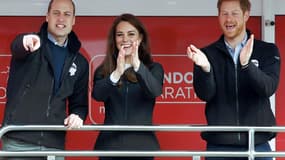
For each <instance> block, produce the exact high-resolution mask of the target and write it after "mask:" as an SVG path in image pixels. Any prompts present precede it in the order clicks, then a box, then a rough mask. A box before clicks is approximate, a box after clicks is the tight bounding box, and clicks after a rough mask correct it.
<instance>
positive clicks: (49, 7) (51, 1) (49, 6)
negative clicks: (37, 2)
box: [48, 0, 75, 15]
mask: <svg viewBox="0 0 285 160" xmlns="http://www.w3.org/2000/svg"><path fill="white" fill-rule="evenodd" d="M54 1H56V0H50V1H49V4H48V13H49V12H50V10H51V5H52V3H53V2H54ZM70 1H71V3H72V6H73V15H75V4H74V2H73V0H70Z"/></svg>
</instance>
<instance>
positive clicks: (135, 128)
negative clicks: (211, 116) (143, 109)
mask: <svg viewBox="0 0 285 160" xmlns="http://www.w3.org/2000/svg"><path fill="white" fill-rule="evenodd" d="M29 130H33V131H35V130H36V131H51V130H52V131H66V130H68V129H67V128H66V127H65V126H63V125H9V126H4V127H2V128H1V130H0V138H1V137H2V136H3V135H4V134H5V133H7V132H9V131H29ZM76 130H80V131H90V130H99V131H171V132H173V131H175V132H176V131H178V132H181V131H183V132H187V131H213V132H218V131H225V132H237V131H238V132H248V136H249V141H248V146H249V149H248V151H241V152H232V151H230V152H229V151H226V152H220V151H219V152H216V151H24V152H11V151H0V157H9V156H16V157H18V156H50V155H52V156H75V157H78V156H87V157H90V156H106V157H108V156H132V157H145V156H152V157H191V156H192V157H248V158H249V159H251V160H253V159H254V157H285V152H281V151H280V152H277V151H272V152H256V151H255V149H254V135H255V132H285V126H268V127H252V126H239V127H238V126H204V125H152V126H140V125H131V126H127V125H85V126H83V127H81V128H80V129H73V130H71V131H76ZM196 159H197V158H196Z"/></svg>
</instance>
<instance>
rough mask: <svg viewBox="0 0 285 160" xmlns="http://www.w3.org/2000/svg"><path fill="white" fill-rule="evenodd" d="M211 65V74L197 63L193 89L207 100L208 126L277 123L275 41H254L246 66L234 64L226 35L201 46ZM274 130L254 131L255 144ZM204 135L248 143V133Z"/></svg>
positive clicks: (277, 59)
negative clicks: (272, 101) (272, 102)
mask: <svg viewBox="0 0 285 160" xmlns="http://www.w3.org/2000/svg"><path fill="white" fill-rule="evenodd" d="M247 34H248V37H250V32H249V31H247ZM202 51H203V52H204V53H205V54H206V56H207V58H208V60H209V62H210V64H211V71H210V73H205V72H203V71H202V70H201V68H200V67H198V66H196V65H195V66H194V89H195V92H196V94H197V95H198V97H199V98H200V99H202V100H204V101H206V110H205V114H206V119H207V122H208V125H216V126H219V125H223V126H274V125H275V124H276V122H275V117H274V115H273V112H272V110H271V106H270V100H269V97H270V96H271V95H273V94H274V92H275V91H276V89H277V86H278V82H279V74H280V56H279V51H278V48H277V47H276V46H275V45H274V44H272V43H266V42H263V41H260V40H254V46H253V53H252V56H251V57H250V63H249V65H248V67H247V68H241V65H240V63H239V61H238V64H237V65H235V64H234V62H233V60H232V58H231V56H230V54H229V52H228V50H227V49H226V46H225V43H224V37H223V36H222V37H220V39H219V40H218V41H217V42H215V43H213V44H211V45H209V46H208V47H205V48H203V49H202ZM274 136H275V134H274V133H257V134H255V143H256V144H260V143H265V142H267V141H268V140H270V139H271V138H273V137H274ZM202 138H203V139H205V140H206V141H207V142H209V143H213V144H232V145H247V144H248V134H247V132H246V133H232V132H225V133H221V132H220V133H217V132H212V133H211V132H204V133H202Z"/></svg>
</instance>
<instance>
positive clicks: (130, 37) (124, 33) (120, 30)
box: [115, 21, 141, 55]
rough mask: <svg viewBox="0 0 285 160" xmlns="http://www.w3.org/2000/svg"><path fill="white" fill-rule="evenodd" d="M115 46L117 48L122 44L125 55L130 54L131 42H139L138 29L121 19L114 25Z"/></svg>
mask: <svg viewBox="0 0 285 160" xmlns="http://www.w3.org/2000/svg"><path fill="white" fill-rule="evenodd" d="M115 39H116V47H117V49H118V50H120V48H121V47H122V46H123V47H124V49H125V50H126V55H130V54H131V51H132V44H133V43H134V42H136V41H139V44H140V42H141V35H140V33H139V31H138V30H137V29H136V28H135V27H134V26H133V25H131V24H130V23H129V22H126V21H121V22H120V23H119V24H118V25H117V27H116V35H115Z"/></svg>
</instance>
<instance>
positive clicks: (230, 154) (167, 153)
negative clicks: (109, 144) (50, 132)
mask: <svg viewBox="0 0 285 160" xmlns="http://www.w3.org/2000/svg"><path fill="white" fill-rule="evenodd" d="M250 154H253V157H285V152H251V153H250V152H248V151H244V152H235V151H231V152H229V151H227V152H218V151H217V152H214V151H22V152H11V151H0V156H1V157H9V156H13V157H20V156H33V157H39V156H51V155H52V156H68V157H69V156H72V157H82V156H86V157H93V156H94V157H97V156H104V157H111V156H123V157H126V156H131V157H145V156H147V157H148V156H153V157H191V156H201V157H249V156H251V155H250Z"/></svg>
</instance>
